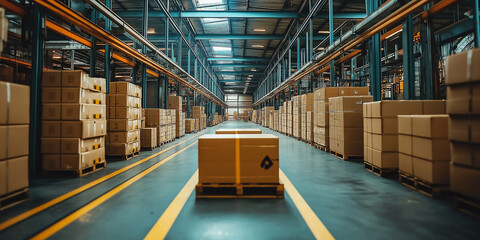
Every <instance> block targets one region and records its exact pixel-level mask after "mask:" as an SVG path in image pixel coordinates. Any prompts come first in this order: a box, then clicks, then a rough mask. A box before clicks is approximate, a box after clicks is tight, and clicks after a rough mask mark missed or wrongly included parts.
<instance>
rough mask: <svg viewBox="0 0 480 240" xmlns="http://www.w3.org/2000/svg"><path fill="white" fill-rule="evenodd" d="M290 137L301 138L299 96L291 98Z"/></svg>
mask: <svg viewBox="0 0 480 240" xmlns="http://www.w3.org/2000/svg"><path fill="white" fill-rule="evenodd" d="M292 104H293V108H292V122H293V123H292V131H293V132H292V135H293V137H294V138H301V136H302V98H301V97H300V96H294V97H292Z"/></svg>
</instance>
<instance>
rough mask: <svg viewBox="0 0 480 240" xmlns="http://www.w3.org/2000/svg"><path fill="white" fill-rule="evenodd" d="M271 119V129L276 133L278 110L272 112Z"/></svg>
mask: <svg viewBox="0 0 480 240" xmlns="http://www.w3.org/2000/svg"><path fill="white" fill-rule="evenodd" d="M270 119H271V122H270V126H271V128H272V129H273V130H274V131H277V132H278V110H273V111H271V116H270Z"/></svg>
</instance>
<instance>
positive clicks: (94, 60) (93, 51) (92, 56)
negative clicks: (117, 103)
mask: <svg viewBox="0 0 480 240" xmlns="http://www.w3.org/2000/svg"><path fill="white" fill-rule="evenodd" d="M90 20H92V22H94V23H97V10H96V9H93V10H92V16H91V17H90ZM106 21H110V20H106ZM90 41H91V42H92V48H90V74H89V76H90V77H95V67H96V65H97V39H96V38H94V37H91V38H90ZM105 55H106V52H105ZM107 88H108V86H107Z"/></svg>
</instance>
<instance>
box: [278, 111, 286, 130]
mask: <svg viewBox="0 0 480 240" xmlns="http://www.w3.org/2000/svg"><path fill="white" fill-rule="evenodd" d="M285 122H286V121H285V107H284V106H283V105H282V106H280V107H279V108H278V132H280V133H283V134H285Z"/></svg>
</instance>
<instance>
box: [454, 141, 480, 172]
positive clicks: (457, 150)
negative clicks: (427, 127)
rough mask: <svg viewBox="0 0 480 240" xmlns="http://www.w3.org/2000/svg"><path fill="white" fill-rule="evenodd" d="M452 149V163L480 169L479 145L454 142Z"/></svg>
mask: <svg viewBox="0 0 480 240" xmlns="http://www.w3.org/2000/svg"><path fill="white" fill-rule="evenodd" d="M450 147H451V148H450V150H451V161H452V163H454V164H457V165H463V166H465V167H473V168H478V169H480V145H479V144H475V143H468V142H456V141H452V142H450Z"/></svg>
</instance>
